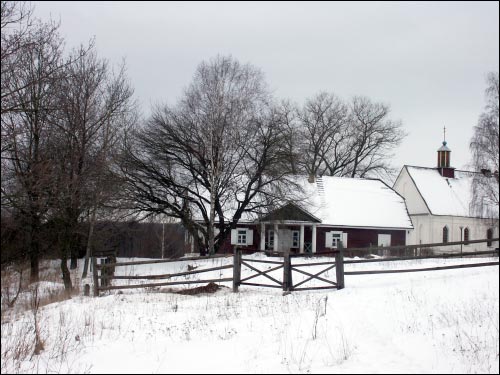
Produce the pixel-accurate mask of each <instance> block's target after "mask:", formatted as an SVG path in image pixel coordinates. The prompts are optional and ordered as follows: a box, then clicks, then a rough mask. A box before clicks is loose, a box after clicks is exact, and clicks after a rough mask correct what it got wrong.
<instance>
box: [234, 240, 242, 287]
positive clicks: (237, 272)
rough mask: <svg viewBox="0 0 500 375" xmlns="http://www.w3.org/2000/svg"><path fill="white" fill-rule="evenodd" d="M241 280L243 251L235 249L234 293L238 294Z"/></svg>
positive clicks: (236, 247)
mask: <svg viewBox="0 0 500 375" xmlns="http://www.w3.org/2000/svg"><path fill="white" fill-rule="evenodd" d="M240 280H241V250H239V249H238V246H235V247H234V255H233V293H238V286H239V285H240Z"/></svg>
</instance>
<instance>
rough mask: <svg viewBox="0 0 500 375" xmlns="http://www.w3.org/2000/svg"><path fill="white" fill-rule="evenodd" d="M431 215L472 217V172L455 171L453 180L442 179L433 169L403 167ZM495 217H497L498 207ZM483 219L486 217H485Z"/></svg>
mask: <svg viewBox="0 0 500 375" xmlns="http://www.w3.org/2000/svg"><path fill="white" fill-rule="evenodd" d="M405 168H406V170H407V171H408V174H409V175H410V177H411V178H412V179H413V181H414V182H415V185H416V187H417V189H418V191H419V192H420V194H421V196H422V198H423V199H424V201H425V203H426V204H427V207H428V208H429V210H430V212H431V214H433V215H450V216H465V217H474V216H476V215H473V214H472V207H471V205H470V203H471V202H472V180H473V178H474V172H465V171H457V170H455V178H446V177H442V176H441V174H440V173H439V171H438V170H437V169H435V168H424V167H414V166H408V165H406V166H405ZM494 210H496V216H497V217H498V207H496V208H494ZM484 217H487V216H486V215H485V216H484Z"/></svg>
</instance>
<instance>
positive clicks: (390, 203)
mask: <svg viewBox="0 0 500 375" xmlns="http://www.w3.org/2000/svg"><path fill="white" fill-rule="evenodd" d="M291 180H293V182H294V184H295V186H296V187H295V190H294V191H292V192H289V193H287V197H286V199H287V200H288V198H290V200H289V201H291V202H292V203H294V204H295V205H297V206H299V207H300V208H301V209H303V210H304V211H306V212H307V213H309V214H310V215H312V216H313V217H314V218H317V219H318V220H320V222H321V224H322V225H331V226H345V227H375V228H405V229H406V228H408V229H409V228H413V226H412V223H411V219H410V217H409V215H408V211H407V210H406V204H405V201H404V198H403V197H401V196H400V195H399V194H398V193H396V192H395V191H394V190H393V189H392V188H390V187H389V186H387V185H386V184H385V183H383V182H382V181H380V180H377V179H364V178H346V177H330V176H324V177H318V178H316V179H315V182H313V183H310V182H309V181H308V177H307V176H300V175H298V176H293V178H291ZM283 198H285V197H283ZM207 208H208V207H207ZM235 209H236V202H229V201H228V202H225V204H224V216H225V217H226V218H227V219H230V218H231V217H232V216H231V215H232V214H233V213H234V211H235ZM194 214H195V215H196V216H195V217H196V219H197V220H201V216H199V214H196V213H195V212H194ZM291 219H292V218H291ZM216 220H217V219H216ZM285 220H286V219H285ZM257 221H258V217H257V215H256V214H254V213H249V212H245V213H243V215H242V217H241V219H240V220H239V222H240V223H251V222H257ZM286 221H287V222H289V221H288V220H286Z"/></svg>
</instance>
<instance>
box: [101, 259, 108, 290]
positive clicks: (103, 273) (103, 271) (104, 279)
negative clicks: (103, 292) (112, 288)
mask: <svg viewBox="0 0 500 375" xmlns="http://www.w3.org/2000/svg"><path fill="white" fill-rule="evenodd" d="M104 264H106V260H105V259H101V266H102V265H104ZM107 273H108V269H107V268H106V267H101V286H103V287H104V286H106V283H107V277H106V276H107Z"/></svg>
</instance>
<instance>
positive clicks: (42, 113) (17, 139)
mask: <svg viewBox="0 0 500 375" xmlns="http://www.w3.org/2000/svg"><path fill="white" fill-rule="evenodd" d="M2 4H3V3H2ZM2 6H3V5H2ZM29 37H30V42H29V43H27V44H26V45H24V46H23V48H20V49H19V50H18V51H17V52H16V58H15V61H16V65H15V69H13V70H9V71H7V72H4V71H3V70H2V94H3V93H4V92H8V93H9V103H11V104H12V103H15V105H14V106H13V108H14V107H15V110H8V111H2V116H1V121H2V205H4V204H6V205H7V206H9V207H11V208H12V209H14V210H16V211H17V212H18V213H19V215H20V216H21V217H22V222H23V226H22V227H23V229H24V230H25V231H26V244H25V247H24V252H25V253H26V254H28V255H29V259H30V263H31V273H30V280H31V281H36V280H38V263H39V256H40V241H41V237H40V235H41V225H42V222H43V221H44V220H45V218H46V216H47V214H48V211H49V208H50V205H51V200H52V198H53V182H54V175H53V165H54V159H53V155H52V154H51V153H50V152H48V148H47V140H48V139H50V137H51V132H52V128H51V126H50V124H51V121H52V116H53V115H54V112H55V111H57V108H58V103H57V102H56V100H55V98H56V95H55V94H56V90H55V82H56V81H57V79H59V73H60V70H59V67H60V65H61V54H62V39H61V38H60V36H59V35H58V33H57V32H56V31H55V29H54V27H53V25H52V24H41V23H39V24H37V26H36V28H34V29H33V30H31V31H30V33H29ZM2 63H3V61H2ZM4 73H5V74H6V77H5V78H6V79H5V81H4ZM4 90H5V91H4ZM3 100H4V99H3V98H2V105H3ZM4 146H5V147H4Z"/></svg>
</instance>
